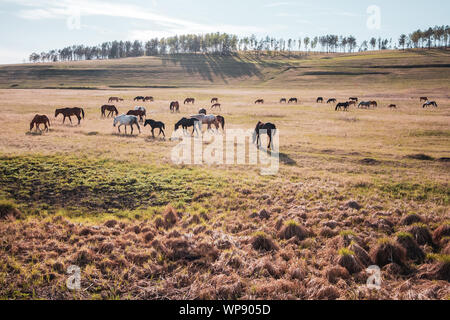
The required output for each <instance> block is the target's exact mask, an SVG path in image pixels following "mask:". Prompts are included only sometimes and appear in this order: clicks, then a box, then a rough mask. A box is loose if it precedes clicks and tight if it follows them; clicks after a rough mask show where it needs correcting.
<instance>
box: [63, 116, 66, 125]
mask: <svg viewBox="0 0 450 320" xmlns="http://www.w3.org/2000/svg"><path fill="white" fill-rule="evenodd" d="M64 122H66V116H64V118H63V124H64Z"/></svg>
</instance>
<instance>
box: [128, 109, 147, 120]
mask: <svg viewBox="0 0 450 320" xmlns="http://www.w3.org/2000/svg"><path fill="white" fill-rule="evenodd" d="M127 116H135V117H139V122H144V116H145V111H142V110H130V111H128V112H127Z"/></svg>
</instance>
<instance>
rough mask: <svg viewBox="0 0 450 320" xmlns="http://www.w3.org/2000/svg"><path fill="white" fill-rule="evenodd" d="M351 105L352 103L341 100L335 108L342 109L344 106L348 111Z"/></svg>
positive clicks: (336, 109)
mask: <svg viewBox="0 0 450 320" xmlns="http://www.w3.org/2000/svg"><path fill="white" fill-rule="evenodd" d="M349 106H350V104H349V103H348V102H339V103H338V104H337V105H336V108H335V109H334V111H338V110H341V109H342V108H344V111H348V107H349Z"/></svg>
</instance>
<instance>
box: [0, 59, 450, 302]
mask: <svg viewBox="0 0 450 320" xmlns="http://www.w3.org/2000/svg"><path fill="white" fill-rule="evenodd" d="M449 80H450V52H449V51H442V50H431V51H407V52H401V51H392V52H385V53H362V54H346V55H309V56H301V55H292V56H291V57H267V56H263V57H259V58H258V59H256V58H254V57H252V56H236V57H232V58H230V57H229V58H211V57H201V56H200V57H199V56H180V57H175V58H173V57H172V58H138V59H125V60H116V61H100V62H93V61H88V62H76V63H71V64H66V63H64V64H63V63H61V64H54V65H52V64H37V65H15V66H0V87H1V88H2V89H0V101H2V103H1V105H0V128H1V131H0V199H3V200H1V201H0V219H1V221H0V297H1V298H4V299H167V298H168V299H449V298H450V286H449V283H448V282H449V281H450V279H449V277H450V242H449V240H450V212H449V198H450V189H449V178H450V170H449V169H450V167H449V158H450V95H449V89H450V82H449ZM138 95H144V96H146V95H152V96H154V97H155V101H154V102H151V103H142V102H140V103H134V102H133V101H132V100H133V98H134V97H135V96H138ZM424 95H425V96H428V97H429V98H430V99H432V100H436V101H437V103H438V105H439V107H438V108H429V109H423V108H422V103H420V102H419V97H420V96H424ZM110 96H119V97H122V98H124V99H125V101H124V102H120V103H118V104H116V106H117V107H118V109H119V112H120V113H124V112H127V111H128V110H129V109H132V108H133V107H134V106H135V105H144V106H145V107H146V108H147V113H148V114H147V118H152V119H156V120H160V121H163V122H165V124H166V135H167V137H168V138H167V139H166V140H162V139H152V138H151V137H150V130H149V128H148V127H147V128H142V133H141V134H140V135H137V134H135V135H134V136H125V135H119V134H118V133H117V129H116V128H114V127H113V126H112V119H102V118H101V117H100V106H101V105H103V104H106V103H107V100H108V97H110ZM318 96H322V97H324V98H325V100H327V99H328V98H332V97H334V98H336V99H337V100H338V101H346V100H347V99H348V97H350V96H357V97H359V98H360V100H376V101H377V102H378V108H377V109H370V110H367V109H357V108H355V107H351V108H350V110H349V112H335V111H334V105H327V104H326V103H324V104H318V103H316V102H315V100H316V98H317V97H318ZM186 97H195V98H196V104H195V105H194V106H192V105H189V106H184V105H183V104H182V105H181V112H180V114H171V113H170V112H169V103H170V101H173V100H178V101H180V102H182V101H183V100H184V98H186ZM212 97H218V98H219V100H220V102H221V104H222V111H220V112H218V111H214V112H215V113H218V114H220V115H223V116H224V117H225V119H226V129H252V128H254V127H255V124H256V122H257V121H258V120H261V121H263V122H269V121H270V122H273V123H275V124H276V125H277V128H278V134H279V151H280V154H279V155H280V170H279V173H278V174H277V175H275V176H262V175H260V170H259V169H260V168H259V167H257V166H250V165H218V166H208V165H192V166H190V165H174V164H173V163H172V161H171V157H170V155H171V150H172V148H173V147H174V146H175V145H176V144H177V143H178V142H177V141H171V140H170V139H169V138H170V136H171V134H172V131H173V126H174V123H175V122H176V121H178V120H179V119H180V118H181V117H182V116H187V115H190V114H194V113H197V112H198V110H199V109H200V108H201V107H207V109H208V111H209V106H210V103H209V102H210V100H211V98H212ZM281 97H285V98H288V99H289V98H290V97H297V98H299V100H300V102H299V103H298V104H290V105H287V104H280V103H279V100H280V98H281ZM257 98H264V100H265V104H264V105H255V104H253V102H254V101H255V100H256V99H257ZM391 103H394V104H396V105H397V106H398V108H397V109H389V108H388V107H387V106H388V105H389V104H391ZM62 106H64V107H83V108H84V110H85V111H86V118H85V119H84V120H82V122H81V125H80V126H77V125H75V124H76V122H74V125H70V124H68V123H66V124H65V125H63V124H62V118H61V117H60V118H56V119H55V118H54V110H55V109H56V108H58V107H62ZM36 113H39V114H46V115H48V116H49V118H50V121H51V127H50V131H49V132H48V133H42V134H38V133H30V132H28V129H29V122H30V121H31V119H32V118H33V116H34V115H35V114H36ZM70 265H77V266H80V267H81V270H82V281H81V284H82V290H81V291H71V290H69V289H67V287H66V279H67V277H68V275H67V268H68V267H69V266H70ZM370 265H378V266H379V267H380V268H381V275H382V284H381V289H380V290H375V289H369V288H367V286H366V281H367V278H368V277H369V274H368V273H367V272H366V268H367V267H368V266H370Z"/></svg>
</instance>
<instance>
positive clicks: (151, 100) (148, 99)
mask: <svg viewBox="0 0 450 320" xmlns="http://www.w3.org/2000/svg"><path fill="white" fill-rule="evenodd" d="M146 101H150V102H153V101H155V99H154V98H153V97H145V98H144V102H146Z"/></svg>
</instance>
